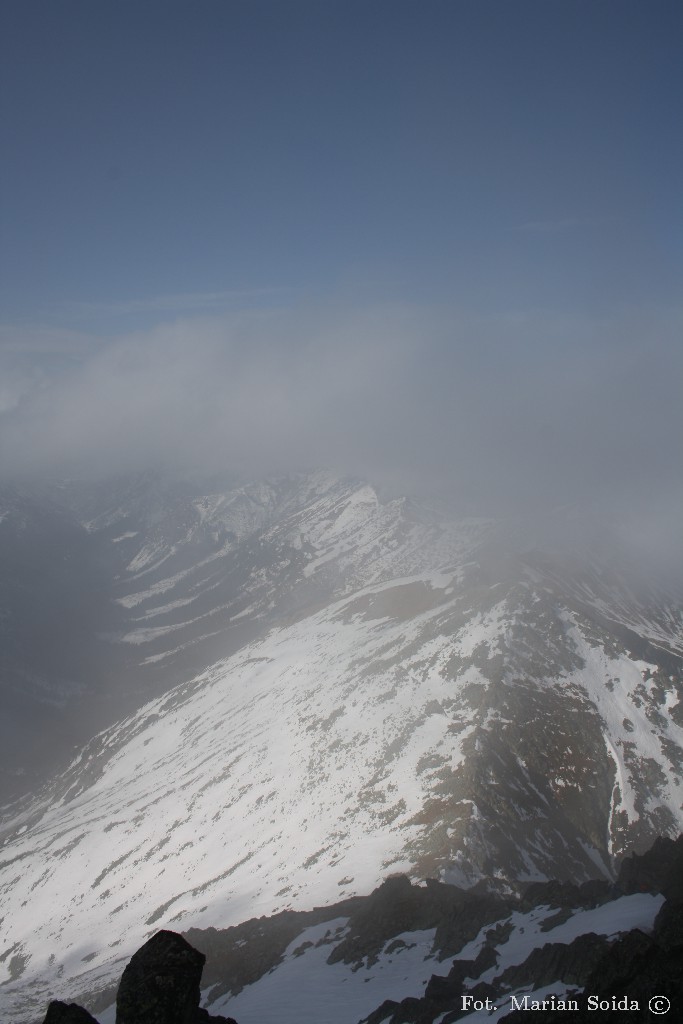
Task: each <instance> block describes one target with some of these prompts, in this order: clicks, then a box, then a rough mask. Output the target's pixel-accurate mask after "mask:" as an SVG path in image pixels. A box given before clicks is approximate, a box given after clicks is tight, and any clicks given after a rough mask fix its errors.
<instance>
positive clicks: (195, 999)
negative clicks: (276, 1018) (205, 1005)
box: [43, 931, 237, 1024]
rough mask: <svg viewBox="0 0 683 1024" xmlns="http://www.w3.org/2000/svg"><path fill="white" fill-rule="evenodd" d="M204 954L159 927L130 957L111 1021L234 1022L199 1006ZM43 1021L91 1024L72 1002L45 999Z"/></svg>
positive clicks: (167, 1023) (125, 1023)
mask: <svg viewBox="0 0 683 1024" xmlns="http://www.w3.org/2000/svg"><path fill="white" fill-rule="evenodd" d="M205 961H206V957H205V956H204V954H203V953H200V952H199V951H198V950H196V949H194V947H193V946H191V945H190V943H189V942H187V941H186V940H185V939H184V938H183V937H182V935H177V934H176V932H169V931H160V932H157V933H156V935H153V936H152V938H151V939H149V940H148V941H147V942H146V943H145V944H144V946H141V947H140V949H139V950H138V951H137V953H134V954H133V956H132V957H131V959H130V961H129V963H128V966H127V967H126V969H125V970H124V972H123V976H122V978H121V984H120V985H119V991H118V995H117V997H116V1024H237V1022H236V1021H235V1020H233V1018H232V1017H212V1016H210V1014H209V1012H208V1011H207V1010H203V1009H201V1008H200V1006H199V1000H200V997H201V993H200V987H199V986H200V982H201V978H202V970H203V968H204V963H205ZM43 1024H97V1021H96V1020H95V1018H94V1017H92V1016H91V1015H90V1014H89V1013H88V1011H87V1010H84V1009H83V1007H81V1006H78V1005H77V1004H76V1003H69V1004H68V1005H67V1004H66V1003H61V1002H59V1001H58V1000H54V1001H53V1002H51V1003H50V1005H49V1006H48V1010H47V1015H46V1017H45V1020H44V1022H43Z"/></svg>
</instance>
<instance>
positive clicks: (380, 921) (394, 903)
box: [327, 875, 510, 964]
mask: <svg viewBox="0 0 683 1024" xmlns="http://www.w3.org/2000/svg"><path fill="white" fill-rule="evenodd" d="M509 913H510V904H509V903H507V902H506V901H504V900H502V899H501V898H499V897H497V896H489V895H479V894H477V895H472V894H471V893H469V892H467V891H466V890H464V889H459V888H458V887H457V886H455V885H444V884H442V883H440V882H436V881H434V880H433V879H429V880H428V881H427V884H426V885H425V886H424V887H422V886H417V885H411V883H410V881H409V880H408V878H406V877H405V875H400V876H396V877H394V878H387V879H386V880H385V881H384V882H383V883H382V885H380V886H379V888H377V889H375V890H374V892H373V893H371V895H370V896H369V897H368V898H367V899H366V900H364V901H363V902H362V903H360V904H359V905H358V907H357V909H354V911H353V912H352V913H351V917H350V920H349V934H348V936H347V938H345V939H344V940H343V941H342V942H340V943H339V945H338V946H337V947H336V949H335V950H334V952H333V953H332V954H331V955H330V957H329V958H328V961H327V962H328V963H329V964H334V963H338V962H340V961H342V962H343V963H346V964H356V963H360V962H361V961H363V960H364V959H365V958H366V957H367V958H368V960H367V963H368V964H372V963H373V962H375V960H376V958H377V956H378V955H379V953H380V951H381V950H382V948H383V946H384V944H385V943H386V942H387V941H389V940H390V939H392V938H394V936H396V935H400V934H401V933H402V932H406V931H418V930H420V929H426V928H436V935H435V937H434V949H435V950H438V951H439V955H440V959H447V958H448V957H452V956H455V955H456V954H457V953H459V952H460V950H461V949H462V947H463V946H464V945H465V943H466V942H469V941H470V940H471V939H473V938H474V937H475V936H476V935H477V933H478V932H479V930H480V928H482V927H483V925H485V924H488V923H489V922H491V923H493V922H494V921H497V920H500V919H501V918H502V917H507V916H508V915H509Z"/></svg>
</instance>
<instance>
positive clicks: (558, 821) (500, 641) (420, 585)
mask: <svg viewBox="0 0 683 1024" xmlns="http://www.w3.org/2000/svg"><path fill="white" fill-rule="evenodd" d="M59 497H60V501H61V504H62V506H63V507H64V508H69V509H70V510H71V513H70V514H71V515H72V517H73V516H78V517H80V520H81V525H80V526H79V527H78V529H79V530H80V531H81V532H80V533H78V534H77V535H78V536H79V538H81V539H83V538H85V540H86V541H87V545H88V551H93V552H95V555H93V556H92V557H93V558H94V559H95V562H96V564H97V565H98V566H99V567H100V570H101V571H102V572H103V573H107V574H108V576H107V579H108V581H109V582H108V583H107V588H110V589H107V591H106V594H107V598H108V599H109V597H111V600H110V602H109V603H110V605H111V608H112V614H111V619H110V627H109V628H108V629H107V630H101V632H102V633H104V634H106V635H101V636H100V638H99V639H100V640H101V642H103V643H106V644H107V645H108V647H109V649H110V650H111V651H112V652H113V656H114V657H115V658H116V659H118V660H117V664H118V665H120V666H124V668H125V671H124V670H123V669H121V673H120V679H119V678H118V677H117V680H116V683H117V685H119V689H118V690H115V693H114V697H112V695H111V694H112V691H110V692H109V698H108V700H109V703H108V705H107V706H108V707H109V708H110V709H111V708H112V707H113V706H114V705H115V704H116V701H117V700H119V705H118V706H119V707H120V708H121V709H123V711H122V712H121V713H120V715H119V717H118V720H115V721H114V716H112V722H113V724H111V725H109V726H108V727H107V728H106V729H105V730H104V731H102V732H100V733H99V734H98V735H96V736H94V737H93V738H92V739H91V740H90V741H89V742H88V743H87V744H86V745H85V746H84V747H83V749H82V750H81V751H80V753H79V754H78V755H77V757H76V758H75V759H74V760H73V762H72V763H71V764H70V765H69V766H68V767H67V768H65V770H64V771H63V772H61V773H59V774H58V775H57V776H56V777H55V778H54V779H52V780H51V781H50V783H49V784H47V785H46V786H45V787H44V789H43V790H42V791H41V792H40V793H39V794H36V795H35V796H34V797H33V798H32V799H31V800H29V801H24V802H23V803H22V804H20V805H17V806H15V807H14V808H13V809H9V810H8V812H7V814H6V815H5V817H4V820H3V823H2V841H3V847H2V853H1V854H0V890H1V891H2V899H1V903H2V908H3V909H2V921H1V922H0V971H2V972H4V974H3V973H0V999H4V1000H6V1001H7V1005H8V1007H9V1008H10V1011H11V1019H12V1020H13V1021H16V1024H21V1022H23V1021H27V1022H29V1021H32V1020H34V1019H37V1018H39V1017H40V1009H39V1008H40V1007H41V1006H43V1005H44V1001H45V999H46V998H47V995H48V994H50V995H59V993H60V992H61V991H63V992H70V993H74V992H78V991H79V990H89V991H95V990H97V989H98V988H106V987H107V986H108V985H110V984H111V979H112V977H114V975H116V974H117V972H118V973H120V970H121V964H122V962H123V961H125V960H126V959H127V958H128V957H129V956H130V953H131V952H132V950H133V949H135V948H136V947H137V946H138V945H140V943H141V942H142V941H143V940H144V938H145V937H146V936H147V935H149V934H151V932H153V931H155V930H157V929H158V928H161V927H170V928H173V929H175V930H186V929H188V928H191V927H202V928H205V927H209V926H214V927H227V926H229V925H235V924H238V923H239V922H240V921H243V920H245V919H247V918H248V917H253V916H254V915H255V914H272V913H276V912H278V911H281V910H284V909H287V908H290V907H294V908H297V909H306V908H309V907H311V906H313V905H315V904H329V903H333V902H335V901H337V900H339V899H342V898H345V897H350V896H352V895H353V894H356V893H364V892H368V891H370V890H371V889H372V888H373V887H374V886H375V885H377V884H378V882H379V881H381V879H382V878H383V877H385V876H386V875H388V874H391V873H395V872H405V873H407V874H408V875H409V876H411V877H412V878H414V879H423V878H438V879H441V880H443V881H446V882H450V883H456V884H458V885H464V886H472V885H475V884H476V883H480V884H485V885H486V886H487V887H488V888H489V889H493V890H497V891H499V892H506V891H511V890H514V889H515V887H516V886H517V885H518V884H519V883H528V882H530V881H534V880H541V879H546V878H560V879H571V880H572V881H575V882H580V881H583V880H587V879H590V878H606V879H607V878H612V877H613V876H614V870H615V865H616V863H617V862H618V860H619V858H620V857H621V856H623V854H624V853H625V852H626V851H627V850H629V849H632V848H634V847H635V848H641V849H642V848H645V847H646V846H648V845H649V844H650V843H651V841H652V838H653V837H654V836H655V835H657V834H669V835H674V834H677V833H678V832H679V831H680V830H681V824H682V822H683V811H682V809H681V804H682V794H683V788H682V782H683V779H682V774H683V712H682V710H681V709H682V705H681V695H682V694H683V673H682V662H681V652H682V651H683V642H682V637H683V631H682V628H681V624H682V619H681V609H680V606H679V605H677V604H676V603H675V602H673V601H672V600H670V599H667V598H666V597H665V596H662V595H660V594H657V595H656V599H655V596H651V595H647V597H646V598H644V597H643V596H642V595H641V594H640V592H639V591H637V590H636V589H634V587H633V586H632V585H631V584H630V583H629V582H627V580H626V579H623V578H622V577H620V576H619V575H618V574H617V572H616V570H615V569H614V567H610V566H607V565H601V564H596V563H595V562H594V561H591V560H590V559H588V558H587V557H586V555H585V553H584V554H582V555H581V556H576V557H574V558H573V559H572V560H568V558H567V555H566V553H563V554H562V555H556V554H555V553H554V552H553V551H552V550H548V548H547V546H546V547H544V549H543V550H538V549H534V548H533V547H531V548H530V547H529V546H528V544H526V543H525V545H524V546H520V544H519V543H518V542H514V543H513V542H512V541H511V540H510V537H511V536H512V534H511V533H510V532H509V531H508V528H507V526H506V524H501V523H495V522H492V521H484V520H472V519H468V520H452V519H449V518H447V517H444V515H443V514H440V513H437V512H436V511H435V510H433V509H425V508H424V507H421V506H419V505H418V504H416V503H415V502H411V501H408V500H405V499H403V500H392V501H386V502H385V501H381V500H380V499H379V498H378V496H377V493H376V492H375V491H374V490H373V488H372V487H370V486H369V485H367V484H360V483H357V482H354V481H343V480H339V479H337V478H336V477H334V476H330V475H326V474H317V475H315V476H312V477H299V478H291V479H286V480H279V481H274V482H268V483H263V484H258V485H252V486H245V487H232V488H229V489H223V490H216V491H214V492H212V493H207V492H202V493H197V492H196V491H193V490H192V489H190V488H187V487H185V488H181V487H178V486H176V487H171V486H169V485H167V484H164V483H162V482H161V481H158V480H154V479H150V478H145V479H143V480H138V481H135V482H133V483H132V484H131V483H127V484H126V486H125V488H124V487H122V486H121V484H120V483H117V484H115V485H98V486H97V487H94V486H93V487H89V488H84V487H75V486H74V485H68V486H67V485H65V486H64V487H63V488H62V489H61V491H60V494H59ZM63 514H66V513H63ZM74 529H75V527H74ZM1 530H2V524H0V531H1ZM98 621H99V620H98ZM112 685H113V684H112ZM84 686H86V689H87V684H86V683H84ZM117 694H118V696H117ZM66 706H67V707H68V708H73V707H74V703H73V699H71V701H70V702H69V701H67V702H66Z"/></svg>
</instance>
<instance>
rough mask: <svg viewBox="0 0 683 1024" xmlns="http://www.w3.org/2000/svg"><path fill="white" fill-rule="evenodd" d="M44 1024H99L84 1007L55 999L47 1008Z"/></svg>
mask: <svg viewBox="0 0 683 1024" xmlns="http://www.w3.org/2000/svg"><path fill="white" fill-rule="evenodd" d="M43 1024H97V1021H96V1020H95V1018H94V1017H92V1016H91V1015H90V1014H89V1013H88V1011H87V1010H84V1009H83V1007H82V1006H78V1005H77V1004H76V1003H62V1002H60V1001H59V999H53V1000H52V1002H51V1003H50V1005H49V1006H48V1008H47V1013H46V1014H45V1020H44V1021H43Z"/></svg>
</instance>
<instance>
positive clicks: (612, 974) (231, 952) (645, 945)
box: [44, 836, 683, 1024]
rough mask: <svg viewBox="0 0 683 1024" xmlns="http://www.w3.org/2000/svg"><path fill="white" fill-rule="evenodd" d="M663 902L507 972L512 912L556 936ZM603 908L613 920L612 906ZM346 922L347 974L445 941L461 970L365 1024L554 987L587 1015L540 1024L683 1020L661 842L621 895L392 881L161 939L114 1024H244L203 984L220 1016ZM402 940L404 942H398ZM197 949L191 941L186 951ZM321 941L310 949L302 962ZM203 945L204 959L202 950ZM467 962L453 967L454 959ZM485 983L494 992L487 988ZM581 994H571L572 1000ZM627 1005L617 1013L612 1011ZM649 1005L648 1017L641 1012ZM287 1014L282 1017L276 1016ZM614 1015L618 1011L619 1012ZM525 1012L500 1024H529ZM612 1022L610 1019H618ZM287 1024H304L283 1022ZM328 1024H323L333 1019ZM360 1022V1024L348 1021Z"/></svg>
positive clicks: (670, 860) (636, 858)
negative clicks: (657, 1012)
mask: <svg viewBox="0 0 683 1024" xmlns="http://www.w3.org/2000/svg"><path fill="white" fill-rule="evenodd" d="M636 893H651V894H655V893H657V894H659V893H661V894H662V895H663V896H664V897H665V902H664V903H663V904H662V906H661V908H660V910H659V912H658V914H657V917H656V919H655V922H654V928H653V930H652V933H651V934H646V933H645V932H643V931H640V930H639V929H637V928H636V929H632V930H631V931H629V932H626V933H625V934H623V935H622V936H621V937H620V938H618V939H617V940H614V939H609V938H608V937H606V936H605V935H596V934H594V933H592V932H588V933H586V934H582V935H579V936H578V937H577V938H574V939H573V940H572V941H569V942H553V941H549V942H548V943H546V944H545V945H542V946H539V947H537V948H535V949H533V950H532V952H531V953H530V954H529V956H528V957H527V958H526V959H525V960H524V962H522V963H519V964H515V965H513V966H510V967H507V968H506V969H504V970H501V971H500V972H499V973H497V972H496V970H495V968H496V966H497V958H498V952H497V951H498V949H499V947H501V945H502V944H504V943H505V940H506V938H507V936H508V933H509V931H510V929H511V928H512V925H511V924H510V923H509V921H510V915H511V914H512V913H513V912H515V911H516V912H517V913H530V912H532V911H534V910H535V908H538V907H546V908H551V909H552V911H554V912H553V913H551V914H550V915H549V916H548V917H546V918H545V920H544V923H543V925H542V926H541V930H542V931H548V932H549V933H550V935H549V937H551V935H552V931H553V929H554V928H555V927H557V926H558V925H559V924H561V923H562V922H564V921H566V920H568V919H569V918H570V917H571V916H572V914H574V913H575V912H576V911H578V910H586V909H590V908H597V907H600V906H603V905H605V904H609V903H611V902H612V901H614V900H615V899H619V898H620V897H623V896H631V895H633V894H636ZM605 909H608V908H607V907H606V908H605ZM340 918H342V919H346V920H347V922H348V925H347V927H345V928H344V929H341V930H340V931H341V934H340V935H339V936H338V938H336V937H333V938H332V939H331V940H330V941H329V945H330V946H331V952H330V954H329V956H328V958H327V963H328V964H338V963H340V962H341V963H345V964H347V965H350V967H351V969H352V970H359V969H361V968H365V969H367V968H368V967H371V966H372V965H373V964H374V963H376V962H377V960H378V958H380V957H381V956H382V955H386V954H387V953H391V951H392V948H393V947H396V948H398V947H399V946H405V945H406V941H405V938H406V935H407V933H410V932H417V931H420V930H424V929H435V937H434V949H435V950H438V959H439V960H440V961H442V962H443V961H444V960H451V959H452V960H453V963H452V967H451V969H450V971H449V972H448V974H446V975H435V974H433V975H432V976H431V978H430V979H429V981H428V982H427V984H426V986H425V990H424V993H423V995H422V996H421V997H415V996H409V997H407V998H405V999H402V1000H400V1001H394V1000H392V999H387V1000H385V1001H384V1002H383V1003H382V1004H381V1005H380V1006H378V1007H377V1008H376V1009H375V1010H374V1011H373V1012H372V1013H370V1014H369V1015H368V1016H366V1017H365V1018H364V1020H363V1022H361V1024H433V1022H434V1021H436V1020H438V1021H439V1024H453V1022H454V1021H456V1020H459V1019H460V1018H462V1017H465V1016H467V1013H468V1012H469V1011H468V1010H463V996H468V997H469V998H470V1000H471V1002H470V1006H472V1004H473V1002H474V1001H476V1002H477V1003H481V1004H486V1001H487V1000H489V1002H490V1005H495V1004H496V1003H497V1004H498V1005H501V1001H503V1002H504V1001H505V1000H506V999H509V994H510V993H512V992H517V993H519V992H520V991H527V992H529V991H532V992H533V991H538V990H540V989H543V988H545V987H546V986H556V987H557V988H558V989H560V988H561V990H562V992H569V993H570V995H571V998H572V999H574V1000H576V1002H577V1004H578V1007H579V1008H578V1009H572V1010H570V1011H566V1010H563V1009H561V1008H560V1009H547V1010H544V1009H536V1010H535V1016H534V1021H535V1022H540V1024H543V1022H549V1021H553V1022H558V1021H562V1022H563V1024H574V1022H577V1024H578V1022H583V1021H591V1022H592V1024H596V1022H599V1021H600V1020H601V1019H604V1020H606V1021H607V1020H609V1021H610V1024H613V1022H614V1021H616V1020H618V1019H621V1014H620V1011H622V1012H623V1013H624V1014H627V1016H624V1017H623V1019H628V1021H629V1022H630V1024H638V1022H640V1021H646V1020H647V1021H651V1019H652V1018H651V1014H650V1010H649V1009H648V1002H649V1000H650V999H651V997H652V996H653V995H656V996H663V997H666V998H667V999H668V1000H670V1002H671V1016H669V1018H668V1019H669V1020H674V1019H679V1017H678V1016H677V1013H678V1012H679V1011H680V1009H681V1008H682V1006H683V836H681V837H679V839H677V840H676V841H673V840H671V839H663V838H660V839H658V840H657V841H656V842H655V844H654V846H653V847H652V849H651V850H649V851H648V852H647V853H645V854H642V855H635V854H634V855H632V856H631V857H629V858H627V859H626V860H624V861H623V862H622V865H621V870H620V873H619V877H618V880H617V882H616V883H614V884H613V883H609V882H606V881H605V882H599V881H592V882H586V883H583V884H582V885H573V884H571V883H568V882H554V881H552V882H538V883H532V884H531V885H528V886H527V887H526V888H525V889H524V891H523V892H522V893H521V895H520V896H518V897H514V898H513V897H510V898H507V899H503V898H502V897H500V896H497V895H491V894H489V893H485V892H474V891H464V890H461V889H458V888H457V887H455V886H449V885H443V884H441V883H438V882H434V881H430V882H428V883H427V885H426V886H414V885H411V883H410V882H409V880H408V879H407V878H405V877H394V878H389V879H387V880H386V881H385V882H384V883H383V884H382V885H381V886H380V887H379V888H378V889H376V890H375V891H374V892H373V893H372V894H371V895H370V896H367V897H353V898H351V899H347V900H345V901H343V902H341V903H338V904H335V905H333V906H329V907H321V908H317V909H315V910H311V911H305V912H295V911H286V912H284V913H281V914H277V915H275V916H274V917H271V918H260V919H258V920H252V921H247V922H245V923H244V924H242V925H238V926H236V927H234V928H229V929H225V930H218V929H213V928H210V929H205V930H200V929H193V930H192V931H190V932H187V933H186V937H185V938H184V937H182V936H180V935H177V934H175V933H174V932H170V931H160V932H158V933H157V934H156V935H154V936H153V937H152V938H151V939H150V940H149V941H148V942H147V943H145V945H144V946H142V948H141V949H140V950H138V952H137V953H136V954H135V955H134V956H133V957H132V959H131V961H130V963H129V964H128V966H127V967H126V969H125V971H124V973H123V977H122V979H121V984H120V986H119V990H118V996H117V1000H116V1007H117V1010H116V1024H234V1021H233V1020H232V1018H226V1017H221V1016H211V1015H210V1014H209V1012H208V1011H207V1010H206V1009H200V1008H199V1001H200V981H201V982H202V983H203V986H204V990H205V994H206V995H207V997H208V1002H209V1004H214V1003H216V1002H217V1001H219V1000H221V998H222V997H224V996H226V995H228V994H229V995H230V996H236V995H238V994H239V993H240V992H241V991H242V990H243V989H244V988H245V987H246V986H249V985H254V984H258V982H259V980H260V979H261V978H263V977H264V976H265V975H267V974H269V973H271V972H272V971H273V970H274V969H275V968H277V966H278V965H279V964H281V963H282V962H283V958H284V957H285V951H286V950H287V948H288V947H291V945H292V944H293V943H294V942H295V941H296V940H297V938H298V936H300V935H301V934H302V933H303V932H305V931H306V929H309V928H310V927H311V926H317V925H325V924H326V923H327V922H328V921H329V922H332V921H335V920H337V921H338V920H339V919H340ZM488 925H490V928H489V929H488V931H486V933H485V934H486V941H485V943H484V944H483V946H481V948H480V949H479V951H478V953H477V955H476V957H475V958H474V959H467V958H460V959H458V958H457V956H458V954H459V953H460V951H461V950H462V949H463V948H464V947H465V945H466V944H467V943H468V942H470V941H471V940H472V939H473V938H475V936H477V935H478V934H479V933H480V932H481V930H482V928H486V927H487V926H488ZM401 935H402V936H404V938H399V936H401ZM188 939H189V940H190V941H189V942H188V941H187V940H188ZM310 945H311V943H310V942H308V943H307V942H305V941H303V942H301V943H300V945H299V946H298V947H297V948H296V949H295V950H294V955H295V956H300V955H304V954H305V952H306V947H307V946H310ZM196 947H198V948H196ZM453 958H455V959H453ZM483 975H486V978H487V980H480V979H482V976H483ZM589 994H591V995H593V996H594V997H597V998H598V1000H603V1001H605V1000H606V1001H607V1002H608V1003H609V1005H610V1009H609V1011H607V1010H601V1009H598V1010H597V1011H596V1010H595V1009H590V1008H589V1007H588V1005H587V998H588V995H589ZM569 997H570V996H569V995H567V996H566V998H569ZM615 999H616V1000H617V1001H618V1000H622V1001H623V1000H624V999H627V1000H628V1001H629V1009H628V1011H626V1010H624V1009H623V1005H624V1004H623V1002H622V1004H619V1005H616V1006H614V1008H612V1001H613V1000H615ZM634 1002H635V1003H637V1004H638V1010H635V1009H633V1004H634ZM274 1009H275V1008H274ZM615 1010H616V1011H617V1012H616V1014H615ZM526 1012H528V1010H520V1011H514V1010H513V1012H512V1013H508V1014H507V1015H506V1016H504V1017H503V1018H501V1019H502V1020H505V1021H506V1022H508V1024H524V1022H525V1021H526V1020H527V1018H526V1017H524V1016H523V1015H522V1014H524V1013H526ZM606 1014H608V1016H606ZM44 1024H97V1021H96V1020H95V1018H94V1017H92V1016H91V1015H90V1013H88V1012H87V1011H86V1010H84V1009H82V1008H81V1007H80V1006H77V1005H76V1004H69V1005H67V1004H65V1003H61V1002H52V1003H51V1004H50V1007H49V1009H48V1013H47V1016H46V1018H45V1021H44ZM283 1024H296V1022H295V1021H294V1020H292V1021H291V1022H289V1021H283ZM320 1024H325V1022H324V1021H322V1020H321V1022H320ZM349 1024H355V1021H352V1020H349Z"/></svg>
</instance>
